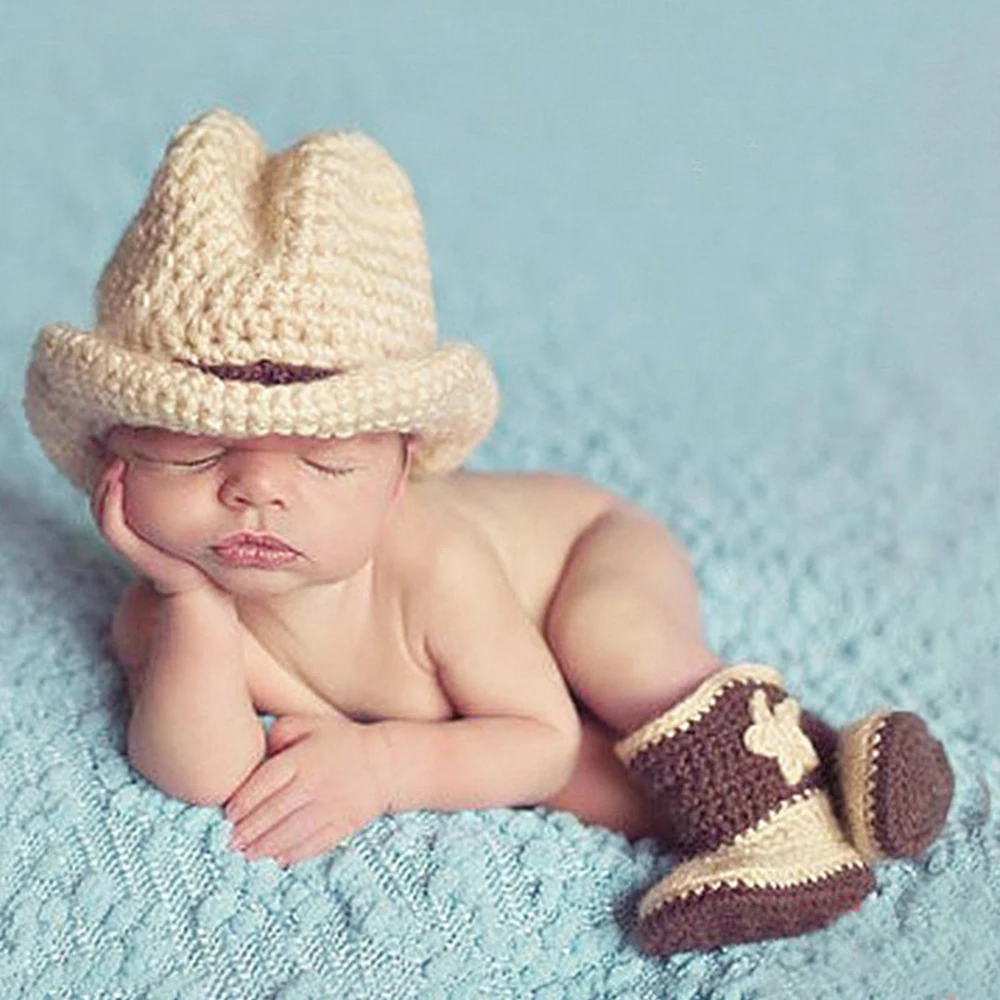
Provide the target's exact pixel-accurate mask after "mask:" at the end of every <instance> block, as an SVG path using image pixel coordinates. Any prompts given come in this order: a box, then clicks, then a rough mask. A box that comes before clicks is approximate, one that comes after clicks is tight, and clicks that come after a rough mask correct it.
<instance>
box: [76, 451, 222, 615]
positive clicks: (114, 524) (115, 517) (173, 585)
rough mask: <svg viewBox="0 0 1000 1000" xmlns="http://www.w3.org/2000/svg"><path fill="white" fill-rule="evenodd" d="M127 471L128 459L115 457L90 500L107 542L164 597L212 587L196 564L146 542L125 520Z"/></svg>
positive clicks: (98, 524)
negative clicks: (125, 477) (125, 474)
mask: <svg viewBox="0 0 1000 1000" xmlns="http://www.w3.org/2000/svg"><path fill="white" fill-rule="evenodd" d="M124 473H125V462H124V461H123V460H122V459H120V458H116V459H115V460H114V461H113V462H112V463H111V464H110V465H109V466H108V467H107V468H106V469H105V470H104V472H103V473H102V474H101V478H100V479H99V480H98V481H97V485H96V486H95V487H94V494H93V496H92V497H91V501H90V510H91V513H92V514H93V516H94V520H95V521H96V522H97V526H98V527H99V528H100V529H101V534H102V535H103V536H104V537H105V538H106V539H107V541H108V544H109V545H111V547H112V548H114V549H115V550H116V551H118V552H120V553H121V554H122V555H123V556H124V557H125V558H126V559H127V560H128V561H129V562H130V563H131V564H132V565H133V566H134V567H135V568H136V570H138V572H140V573H141V574H142V575H143V576H145V577H147V578H148V579H149V580H150V582H151V583H152V584H153V586H154V587H155V588H156V589H157V590H158V591H159V592H160V593H161V594H164V595H165V596H170V595H173V594H182V593H187V592H189V591H192V590H199V589H200V588H202V587H213V586H214V584H213V583H212V581H211V580H210V579H209V578H208V576H207V575H206V574H205V573H203V572H202V571H201V570H200V569H199V568H198V567H197V566H195V565H194V564H193V563H189V562H187V561H185V560H183V559H178V558H176V557H175V556H172V555H170V554H169V553H167V552H164V551H163V549H161V548H159V547H158V546H156V545H153V544H152V543H150V542H147V541H146V540H145V539H144V538H142V537H140V536H139V535H138V534H136V532H135V531H134V530H133V529H132V527H131V526H130V525H129V524H128V523H127V522H126V520H125V507H124V497H125V486H124Z"/></svg>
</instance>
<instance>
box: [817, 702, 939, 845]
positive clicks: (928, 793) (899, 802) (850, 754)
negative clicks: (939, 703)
mask: <svg viewBox="0 0 1000 1000" xmlns="http://www.w3.org/2000/svg"><path fill="white" fill-rule="evenodd" d="M837 774H838V778H839V782H840V794H841V798H842V800H843V812H844V815H845V817H846V820H847V825H848V828H849V830H850V835H851V840H852V841H853V843H854V846H855V847H856V848H857V849H858V851H859V852H860V853H861V855H862V856H863V857H864V858H865V859H866V860H868V861H881V860H884V859H886V858H915V857H917V856H918V855H920V854H922V853H923V852H924V851H925V850H926V849H927V848H928V847H929V846H930V844H931V843H932V842H933V841H934V839H935V838H936V837H937V835H938V834H939V833H940V832H941V828H942V827H943V826H944V822H945V819H946V818H947V816H948V809H949V807H950V806H951V799H952V795H953V793H954V790H955V778H954V775H953V774H952V770H951V765H950V764H949V763H948V757H947V755H946V754H945V751H944V747H943V746H942V745H941V744H940V743H939V742H938V741H937V740H936V739H934V737H933V736H931V734H930V732H929V731H928V729H927V726H926V724H925V723H924V721H923V719H921V718H920V716H918V715H914V714H913V713H912V712H876V713H874V714H872V715H869V716H868V717H867V718H864V719H862V720H861V721H860V722H856V723H854V725H853V726H850V727H848V728H847V729H845V730H844V731H843V732H842V733H841V734H840V739H839V741H838V745H837Z"/></svg>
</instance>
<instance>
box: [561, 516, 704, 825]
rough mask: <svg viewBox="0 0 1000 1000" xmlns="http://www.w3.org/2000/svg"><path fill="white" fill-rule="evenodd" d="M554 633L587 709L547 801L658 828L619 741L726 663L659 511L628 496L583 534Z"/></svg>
mask: <svg viewBox="0 0 1000 1000" xmlns="http://www.w3.org/2000/svg"><path fill="white" fill-rule="evenodd" d="M545 637H546V640H547V642H548V643H549V646H550V647H551V649H552V651H553V653H554V655H555V657H556V659H557V660H558V662H559V664H560V667H561V669H562V671H563V674H564V676H565V677H566V680H567V683H568V684H569V686H570V687H571V688H572V690H573V692H574V694H575V695H576V696H577V698H578V699H579V700H580V701H582V702H583V703H584V704H585V705H586V706H587V708H588V709H589V710H590V712H592V713H593V715H594V716H595V717H596V718H594V719H589V718H587V717H586V716H585V718H584V739H583V744H582V748H581V752H580V757H579V760H578V762H577V768H576V771H575V772H574V774H573V775H572V777H571V778H570V781H569V783H568V784H567V785H566V787H565V788H564V789H563V790H562V791H561V792H560V793H559V794H558V795H556V796H555V797H554V798H552V799H551V800H549V802H548V805H551V806H553V807H554V808H559V809H567V810H569V811H570V812H574V813H576V814H577V815H579V816H580V817H581V818H582V819H584V820H586V821H589V822H596V823H601V824H602V825H605V826H609V827H611V828H612V829H616V830H621V831H622V832H624V833H626V834H627V835H629V836H639V835H647V834H651V833H652V832H653V829H652V822H651V819H650V813H649V808H648V806H647V804H646V801H645V797H644V796H642V795H640V793H639V792H638V791H637V790H636V789H634V788H633V787H632V785H631V784H630V782H629V780H628V777H627V774H626V771H625V769H624V767H623V766H622V764H621V763H619V761H618V760H617V758H616V757H615V756H614V754H613V752H612V749H611V748H612V744H613V743H614V741H615V740H616V739H617V738H619V737H621V736H623V735H625V734H626V733H629V732H631V731H633V730H634V729H636V728H637V727H638V726H640V725H641V724H642V723H644V722H646V721H648V720H649V719H651V718H653V717H655V716H657V715H659V714H660V713H661V712H663V711H664V710H665V709H667V708H669V707H671V706H672V705H675V704H676V703H677V702H679V701H680V700H681V699H682V698H684V697H685V696H686V695H688V694H690V693H691V692H692V691H693V690H694V689H695V688H697V687H698V685H699V684H701V682H702V681H703V680H704V679H705V678H706V677H708V676H709V674H711V673H713V672H714V671H715V670H717V669H718V668H719V667H720V666H721V664H720V662H719V659H718V657H717V656H716V655H715V654H714V653H713V652H712V651H711V650H710V649H709V648H708V646H707V645H706V644H705V641H704V639H703V637H702V625H701V615H700V610H699V601H698V588H697V581H696V579H695V576H694V573H693V571H692V569H691V565H690V561H689V560H688V557H687V554H686V553H685V552H684V550H683V548H682V547H681V546H680V544H679V543H678V542H677V541H676V540H675V539H674V538H673V536H672V535H671V534H670V532H669V531H668V530H667V528H666V527H665V526H664V525H663V524H662V523H661V522H660V521H658V520H657V519H656V518H655V517H653V515H651V514H649V513H647V512H646V511H644V510H642V509H641V508H639V507H636V506H635V505H633V504H630V503H627V502H625V501H622V502H621V503H620V504H619V505H618V506H616V507H615V508H613V509H612V510H610V511H609V512H608V513H607V514H605V515H604V516H603V517H601V518H600V519H599V520H598V521H596V522H595V523H594V525H593V526H591V528H590V529H589V530H588V531H587V532H585V534H583V535H582V536H581V537H580V539H579V540H578V541H577V543H576V545H575V547H574V548H573V550H572V551H571V553H570V556H569V558H568V559H567V562H566V566H565V568H564V571H563V576H562V580H561V582H560V584H559V587H558V589H557V591H556V593H555V595H554V597H553V600H552V603H551V605H550V607H549V610H548V614H547V617H546V622H545Z"/></svg>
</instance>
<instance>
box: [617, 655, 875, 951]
mask: <svg viewBox="0 0 1000 1000" xmlns="http://www.w3.org/2000/svg"><path fill="white" fill-rule="evenodd" d="M799 717H800V710H799V707H798V703H797V702H796V701H795V700H794V699H792V698H789V697H787V696H786V695H785V693H784V691H783V690H782V688H781V686H780V678H779V677H778V676H777V675H776V673H775V672H774V671H773V670H769V669H767V668H766V667H762V666H759V665H755V664H738V665H736V666H732V667H728V668H726V669H725V670H722V671H720V672H718V673H717V674H715V675H714V676H712V677H709V678H708V679H707V680H705V681H704V682H703V683H702V684H701V685H700V686H699V687H698V688H697V690H695V691H694V692H693V693H692V694H690V695H689V696H688V697H687V698H685V699H684V700H683V701H682V702H681V703H680V704H678V705H676V706H675V707H673V708H671V709H669V710H668V711H667V712H665V713H664V714H663V715H661V716H660V717H659V718H657V719H653V720H652V721H650V722H648V723H647V724H646V725H644V726H642V727H641V728H640V729H639V730H638V732H637V733H636V734H634V735H633V736H630V737H628V738H627V739H625V740H623V741H621V742H620V743H619V744H618V745H617V746H616V748H615V749H616V752H617V753H618V754H619V756H620V757H621V758H622V760H623V761H624V763H625V765H626V767H627V768H628V770H629V772H630V773H631V774H632V775H633V776H634V777H635V778H636V779H637V780H638V782H639V784H640V785H641V786H642V787H643V788H644V789H645V790H646V792H647V794H649V796H650V798H651V799H652V802H653V805H654V807H655V810H656V812H657V814H658V816H659V817H660V818H661V822H662V823H663V824H664V826H665V828H666V830H667V834H666V843H667V846H668V847H672V848H674V849H677V850H680V851H681V852H683V853H684V854H685V855H691V856H692V857H691V858H690V860H688V861H685V862H684V863H683V864H681V865H679V866H678V867H677V868H676V869H675V870H673V871H672V872H670V874H669V875H667V877H666V878H664V879H662V880H661V881H660V882H659V883H657V884H656V885H655V886H653V888H652V889H650V890H649V891H648V892H647V893H645V895H644V896H643V898H642V900H641V901H640V904H639V925H638V931H639V937H640V939H641V941H642V943H643V946H644V947H645V948H646V949H647V950H648V951H650V952H651V953H660V954H670V953H673V952H675V951H689V950H693V949H709V948H717V947H720V946H722V945H725V944H733V943H739V942H746V941H761V940H765V939H767V938H771V937H782V936H790V935H795V934H802V933H805V932H807V931H811V930H816V929H818V928H820V927H824V926H826V925H827V924H828V923H830V921H831V920H834V919H836V918H837V917H838V916H841V915H842V914H844V913H845V912H846V911H847V910H849V909H852V908H854V907H856V906H857V905H858V904H860V902H861V900H862V899H864V897H865V896H867V895H868V893H869V892H871V890H872V888H873V887H874V880H873V879H872V876H871V872H870V871H869V869H868V867H867V866H866V865H865V863H864V860H863V859H862V857H861V855H860V854H859V853H858V851H857V850H856V849H855V848H854V846H853V845H852V844H851V843H850V842H849V841H848V839H847V838H846V836H845V831H844V829H843V827H842V825H841V823H840V822H839V821H838V819H837V818H836V816H835V815H834V811H833V806H832V803H831V800H830V796H829V793H828V790H827V789H826V788H825V787H824V786H823V785H822V784H821V779H822V777H823V774H824V772H823V769H822V768H820V767H819V763H820V760H819V756H818V754H817V753H816V751H815V749H814V747H813V745H812V744H811V743H810V742H809V740H808V738H807V737H806V736H805V734H804V733H803V731H802V729H801V727H800V726H799Z"/></svg>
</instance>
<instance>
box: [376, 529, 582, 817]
mask: <svg viewBox="0 0 1000 1000" xmlns="http://www.w3.org/2000/svg"><path fill="white" fill-rule="evenodd" d="M453 545H454V547H452V546H449V547H448V549H447V550H446V551H444V552H441V553H439V557H438V559H437V565H436V566H435V568H434V569H433V570H431V572H430V577H431V579H430V580H428V581H427V593H428V594H430V595H431V599H430V600H429V601H428V602H427V604H429V605H430V606H429V607H428V609H427V611H426V612H425V618H426V622H427V636H426V643H427V649H428V652H429V653H430V655H431V657H432V659H433V660H434V662H435V663H436V665H437V668H438V677H439V681H440V683H441V685H442V687H443V688H444V690H445V692H446V693H447V694H448V696H449V698H450V699H451V701H452V703H453V704H454V705H455V708H456V709H457V711H458V713H459V714H460V715H461V716H462V717H461V718H459V719H456V720H454V721H448V722H413V721H408V720H393V721H386V722H380V723H376V724H374V725H373V727H372V728H373V730H375V731H376V732H378V734H379V735H380V737H381V739H382V742H383V746H384V750H385V755H384V758H383V759H384V761H385V766H384V773H385V780H386V783H387V785H388V788H387V792H388V797H389V800H390V808H391V810H392V811H393V812H402V811H405V810H409V809H444V810H454V809H475V808H488V807H494V806H512V805H527V804H534V803H538V802H541V801H543V800H544V799H546V798H548V797H549V796H551V795H553V794H554V793H555V792H557V791H559V789H561V788H562V787H563V785H565V784H566V782H567V781H568V780H569V777H570V774H571V771H572V768H573V765H574V762H575V760H576V754H577V749H578V746H579V740H580V721H579V717H578V715H577V712H576V708H575V706H574V705H573V701H572V699H571V697H570V695H569V691H568V690H567V687H566V684H565V682H564V680H563V678H562V675H561V674H560V672H559V668H558V666H557V664H556V662H555V659H554V658H553V656H552V653H551V651H550V650H549V648H548V646H547V644H546V643H545V641H544V639H543V638H542V636H541V634H540V633H539V631H538V629H537V628H536V627H535V625H534V623H533V622H532V621H531V620H530V619H529V617H528V616H527V614H526V613H525V611H524V609H523V608H522V607H521V605H520V603H519V602H518V600H517V597H516V595H515V593H514V592H513V590H512V588H511V586H510V584H509V582H508V580H507V578H506V576H505V574H504V572H503V569H502V567H501V566H500V564H499V562H498V560H497V558H496V555H495V554H494V553H493V551H492V550H491V549H489V548H488V546H486V545H485V544H482V545H481V544H478V543H472V542H465V541H463V542H461V543H453ZM466 545H472V546H473V548H472V550H469V549H467V548H466V547H465V546H466Z"/></svg>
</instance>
